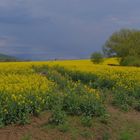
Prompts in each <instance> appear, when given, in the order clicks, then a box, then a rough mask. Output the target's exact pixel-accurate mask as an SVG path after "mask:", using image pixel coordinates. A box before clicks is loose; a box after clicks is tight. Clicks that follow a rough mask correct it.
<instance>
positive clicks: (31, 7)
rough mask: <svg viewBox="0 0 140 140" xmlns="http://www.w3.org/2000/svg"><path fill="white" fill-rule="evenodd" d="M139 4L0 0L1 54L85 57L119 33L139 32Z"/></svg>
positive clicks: (90, 0) (111, 0) (132, 1)
mask: <svg viewBox="0 0 140 140" xmlns="http://www.w3.org/2000/svg"><path fill="white" fill-rule="evenodd" d="M139 7H140V0H0V53H4V54H10V55H14V56H18V57H20V58H26V59H34V60H46V59H54V58H66V59H69V58H87V57H89V56H90V54H91V53H92V52H93V51H98V50H101V48H102V45H103V44H104V42H105V40H106V39H107V38H108V37H109V36H110V35H111V34H112V33H113V32H114V31H116V30H119V29H121V28H136V29H139V28H140V8H139Z"/></svg>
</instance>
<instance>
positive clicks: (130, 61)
mask: <svg viewBox="0 0 140 140" xmlns="http://www.w3.org/2000/svg"><path fill="white" fill-rule="evenodd" d="M120 64H121V65H123V66H137V67H139V66H140V56H127V57H125V58H122V59H121V61H120Z"/></svg>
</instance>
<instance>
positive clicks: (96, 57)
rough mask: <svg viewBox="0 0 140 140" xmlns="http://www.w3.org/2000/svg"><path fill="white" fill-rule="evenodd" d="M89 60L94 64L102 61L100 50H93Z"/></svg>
mask: <svg viewBox="0 0 140 140" xmlns="http://www.w3.org/2000/svg"><path fill="white" fill-rule="evenodd" d="M90 59H91V61H92V62H93V63H95V64H99V63H101V62H103V55H102V54H101V53H100V52H94V53H92V55H91V58H90Z"/></svg>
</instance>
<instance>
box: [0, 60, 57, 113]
mask: <svg viewBox="0 0 140 140" xmlns="http://www.w3.org/2000/svg"><path fill="white" fill-rule="evenodd" d="M36 65H38V66H40V63H36ZM32 66H33V63H24V62H23V63H0V105H1V106H2V108H1V109H2V110H1V112H3V113H6V114H7V113H9V112H10V108H11V107H12V106H13V108H14V109H16V106H15V104H17V105H18V106H21V107H24V106H26V107H27V106H36V108H37V109H36V111H37V110H41V107H40V105H41V104H44V102H45V97H46V94H47V92H49V91H51V90H52V87H53V86H54V83H52V82H50V81H49V80H48V79H47V78H46V77H45V76H41V75H39V74H37V73H36V72H35V71H34V69H33V68H32ZM37 102H40V104H37ZM36 104H37V105H36ZM37 106H39V107H37ZM30 111H32V109H30ZM13 112H14V110H13Z"/></svg>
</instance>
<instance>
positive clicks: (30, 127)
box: [0, 106, 140, 140]
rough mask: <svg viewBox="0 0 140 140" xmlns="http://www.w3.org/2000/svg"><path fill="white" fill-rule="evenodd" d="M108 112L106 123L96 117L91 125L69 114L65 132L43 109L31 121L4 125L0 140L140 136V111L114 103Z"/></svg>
mask: <svg viewBox="0 0 140 140" xmlns="http://www.w3.org/2000/svg"><path fill="white" fill-rule="evenodd" d="M108 112H109V114H110V118H109V120H108V123H107V124H104V123H101V122H100V119H98V118H93V125H92V127H89V128H88V127H84V126H82V124H81V121H80V117H68V122H69V123H68V128H66V129H68V130H67V131H66V132H63V131H60V129H58V128H56V127H54V128H50V127H48V126H47V122H48V118H49V116H50V113H42V114H41V115H40V116H39V117H32V119H31V123H30V124H27V125H24V126H19V125H11V126H7V127H4V128H1V129H0V140H121V138H123V137H126V138H127V135H128V137H129V139H124V140H140V113H139V112H135V111H129V112H122V111H120V110H119V109H116V108H114V107H112V106H109V107H108ZM64 129H65V128H64ZM125 135H126V136H125ZM105 138H106V139H105ZM107 138H108V139H107Z"/></svg>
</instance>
